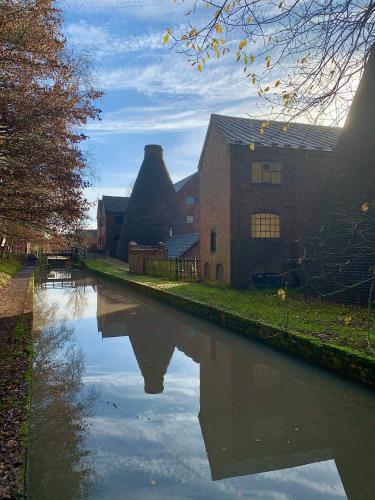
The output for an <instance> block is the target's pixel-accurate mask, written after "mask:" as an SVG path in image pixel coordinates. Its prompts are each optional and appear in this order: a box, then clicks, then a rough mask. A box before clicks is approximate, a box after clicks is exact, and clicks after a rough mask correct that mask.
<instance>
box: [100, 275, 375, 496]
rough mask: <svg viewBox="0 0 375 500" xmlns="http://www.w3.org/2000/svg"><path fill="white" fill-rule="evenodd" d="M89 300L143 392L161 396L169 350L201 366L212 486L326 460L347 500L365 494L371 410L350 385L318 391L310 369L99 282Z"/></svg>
mask: <svg viewBox="0 0 375 500" xmlns="http://www.w3.org/2000/svg"><path fill="white" fill-rule="evenodd" d="M97 304H98V309H97V319H98V330H99V332H100V333H101V334H102V337H103V338H108V337H113V336H119V335H127V336H129V339H130V342H131V345H132V347H133V350H134V354H135V356H136V359H137V362H138V365H139V369H140V371H141V373H142V376H143V378H144V381H145V391H146V392H149V393H157V392H162V391H163V388H164V385H163V380H164V376H165V374H166V372H167V369H168V366H169V363H170V360H171V357H172V355H173V352H174V350H175V348H177V349H179V350H180V351H182V352H183V353H184V354H185V355H186V356H188V357H190V358H192V359H193V360H194V361H196V362H198V363H199V364H200V412H199V422H200V426H201V431H202V436H203V439H204V443H205V448H206V452H207V458H208V461H209V464H210V469H211V476H212V479H213V480H218V479H223V478H230V477H234V476H243V475H248V474H257V473H260V472H266V471H275V470H279V469H286V468H291V467H297V466H301V465H305V464H311V463H316V462H322V461H327V460H331V459H333V460H334V461H335V463H336V467H337V469H338V472H339V474H340V477H341V481H342V483H343V485H344V488H345V491H346V494H347V496H348V498H353V499H359V498H368V499H370V498H373V495H374V491H375V481H374V479H373V474H372V470H373V465H374V459H375V442H374V439H373V438H374V435H373V433H372V432H373V430H374V429H373V424H374V418H373V417H374V414H372V415H371V413H370V412H369V411H368V410H369V408H368V406H367V405H365V406H364V407H363V408H362V411H359V410H358V408H357V407H353V405H352V397H354V398H356V395H355V394H356V387H355V386H351V385H350V384H348V385H347V386H346V384H345V383H342V384H340V383H338V384H337V381H336V379H335V378H332V379H331V378H330V377H327V379H326V380H324V386H322V385H321V384H322V382H323V379H320V378H319V377H315V378H314V370H313V371H312V372H309V371H307V372H306V373H303V372H302V371H300V372H297V373H293V369H295V368H296V366H293V365H292V367H290V365H288V363H287V362H286V359H288V358H282V359H280V358H277V357H276V358H275V357H274V356H273V355H272V354H273V353H270V352H268V351H263V350H260V351H259V350H256V349H254V350H251V349H246V351H242V350H241V347H243V343H241V342H240V341H238V342H237V345H236V342H234V339H233V337H228V338H225V337H224V336H223V335H221V336H220V337H219V338H217V332H213V331H212V330H215V329H211V328H209V327H208V326H206V328H205V332H204V333H205V335H199V334H198V332H197V331H196V330H195V329H194V328H192V326H191V325H192V323H194V320H192V319H191V318H190V317H184V316H181V315H180V314H178V313H175V312H174V311H173V310H172V309H168V314H164V315H161V314H160V311H159V310H158V309H156V308H153V309H151V308H150V307H149V304H148V303H147V302H145V303H140V302H137V303H134V302H133V301H132V299H131V296H129V297H128V298H126V297H125V298H124V297H123V296H122V294H121V290H119V289H116V288H113V287H111V286H108V284H107V283H101V284H99V285H98V297H97ZM183 319H185V322H184V321H182V320H183ZM237 340H239V339H237ZM267 354H268V357H269V361H270V364H268V363H267V361H268V360H267ZM276 359H277V361H276ZM271 363H272V364H271ZM291 363H292V362H291ZM315 371H316V370H315ZM302 375H303V376H302ZM346 392H347V393H346ZM358 393H360V391H359V390H358ZM370 401H371V399H370ZM372 408H374V406H372ZM349 429H350V431H349V432H348V430H349ZM365 429H366V430H365Z"/></svg>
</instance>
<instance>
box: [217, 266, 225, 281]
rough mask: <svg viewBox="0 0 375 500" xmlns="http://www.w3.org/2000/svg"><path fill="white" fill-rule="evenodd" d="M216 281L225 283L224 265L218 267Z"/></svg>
mask: <svg viewBox="0 0 375 500" xmlns="http://www.w3.org/2000/svg"><path fill="white" fill-rule="evenodd" d="M216 279H217V280H218V281H223V279H224V267H223V264H217V265H216Z"/></svg>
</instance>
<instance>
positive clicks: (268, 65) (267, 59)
mask: <svg viewBox="0 0 375 500" xmlns="http://www.w3.org/2000/svg"><path fill="white" fill-rule="evenodd" d="M266 66H267V68H269V67H270V66H271V58H270V56H267V57H266Z"/></svg>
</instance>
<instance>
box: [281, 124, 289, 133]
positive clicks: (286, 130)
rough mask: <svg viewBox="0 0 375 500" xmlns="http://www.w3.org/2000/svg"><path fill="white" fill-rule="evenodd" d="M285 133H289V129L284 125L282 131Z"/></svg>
mask: <svg viewBox="0 0 375 500" xmlns="http://www.w3.org/2000/svg"><path fill="white" fill-rule="evenodd" d="M281 130H282V131H283V132H288V130H289V127H288V125H284V126H283V128H282V129H281Z"/></svg>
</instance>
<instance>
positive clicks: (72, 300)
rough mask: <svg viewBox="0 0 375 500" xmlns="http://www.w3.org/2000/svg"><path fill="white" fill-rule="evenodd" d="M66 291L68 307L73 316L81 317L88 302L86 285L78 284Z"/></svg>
mask: <svg viewBox="0 0 375 500" xmlns="http://www.w3.org/2000/svg"><path fill="white" fill-rule="evenodd" d="M66 292H67V294H68V300H67V301H66V307H67V309H69V310H70V312H71V313H72V316H73V318H76V319H78V318H81V317H82V314H83V312H84V310H85V308H86V307H87V304H88V301H87V296H86V287H84V286H79V285H76V286H75V287H74V288H70V289H69V290H67V291H66Z"/></svg>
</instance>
